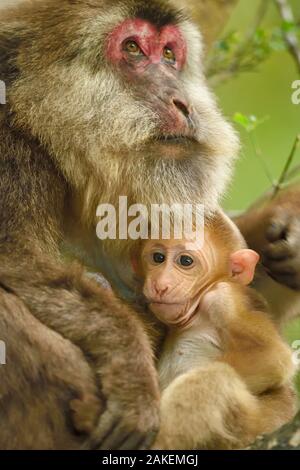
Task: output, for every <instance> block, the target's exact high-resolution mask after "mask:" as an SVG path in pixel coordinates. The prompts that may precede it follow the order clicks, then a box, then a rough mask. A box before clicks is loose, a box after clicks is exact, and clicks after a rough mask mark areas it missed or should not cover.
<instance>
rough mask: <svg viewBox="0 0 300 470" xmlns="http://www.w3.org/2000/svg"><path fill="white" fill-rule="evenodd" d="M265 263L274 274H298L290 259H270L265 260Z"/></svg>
mask: <svg viewBox="0 0 300 470" xmlns="http://www.w3.org/2000/svg"><path fill="white" fill-rule="evenodd" d="M263 265H264V266H265V267H266V268H267V269H268V270H269V271H271V272H272V273H273V274H290V275H291V276H295V275H296V274H297V269H296V268H295V266H294V265H293V263H291V261H290V260H289V259H287V260H283V261H277V260H276V261H272V260H268V261H267V262H266V261H265V260H263Z"/></svg>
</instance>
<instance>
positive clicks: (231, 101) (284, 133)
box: [216, 0, 300, 210]
mask: <svg viewBox="0 0 300 470" xmlns="http://www.w3.org/2000/svg"><path fill="white" fill-rule="evenodd" d="M293 3H294V11H295V13H296V17H297V18H300V2H299V1H295V2H293ZM257 5H258V1H257V0H254V1H251V2H249V0H240V3H239V6H238V8H237V9H236V11H235V12H234V14H233V17H232V19H231V21H230V24H229V25H228V29H229V30H232V29H234V30H243V31H245V30H247V27H248V28H249V21H251V19H252V18H253V17H254V14H255V11H256V7H257ZM266 23H267V25H268V26H272V25H276V24H277V25H279V24H280V20H279V17H278V14H277V10H276V9H275V7H273V6H271V8H270V12H269V14H268V16H267V18H266ZM297 79H299V75H298V72H297V69H296V66H295V64H294V62H293V60H292V58H291V57H290V55H289V54H288V53H287V52H280V53H274V54H273V55H272V56H271V58H270V59H269V60H267V61H266V62H265V63H264V64H262V65H261V66H260V67H259V69H258V70H256V71H255V72H252V73H245V74H242V75H241V76H239V77H238V78H235V79H233V80H230V81H229V82H227V83H225V84H223V85H221V86H219V87H218V88H217V89H216V92H217V95H218V97H219V101H220V105H221V107H222V109H223V110H224V112H225V114H226V115H227V116H228V117H229V118H230V119H232V116H233V115H234V113H235V112H241V113H243V114H246V115H250V114H254V115H256V116H258V117H264V116H269V120H268V121H266V122H265V123H264V124H262V125H261V126H260V127H259V128H258V129H257V131H256V133H257V140H258V141H259V144H260V147H261V149H262V152H263V158H264V161H265V162H266V164H267V166H268V168H269V171H270V172H271V174H272V176H273V178H274V179H276V178H278V176H279V175H280V173H281V171H282V168H283V166H284V164H285V162H286V160H287V157H288V155H289V153H290V150H291V148H292V145H293V142H294V140H295V137H296V135H297V134H298V133H300V105H298V106H296V105H293V104H292V101H291V96H292V91H293V90H292V88H291V85H292V83H293V82H294V81H295V80H297ZM238 130H239V131H241V132H240V134H241V139H242V151H241V157H240V160H239V162H238V164H237V169H236V174H235V179H234V182H233V184H232V187H231V189H230V191H229V193H228V195H227V197H226V199H225V203H224V206H225V208H226V209H233V210H241V209H244V208H246V207H247V206H248V205H249V204H250V203H251V202H253V201H254V199H255V198H256V197H257V196H259V195H260V194H261V193H262V192H263V191H264V190H266V189H267V188H268V187H269V186H270V182H269V180H268V178H267V176H266V174H265V172H264V169H263V167H262V165H261V164H260V162H259V161H258V160H257V159H256V157H255V155H254V152H253V148H252V145H251V143H250V141H249V136H248V135H247V134H246V133H245V132H244V131H243V130H241V129H240V128H238ZM296 161H298V163H300V151H299V152H298V154H297V158H296Z"/></svg>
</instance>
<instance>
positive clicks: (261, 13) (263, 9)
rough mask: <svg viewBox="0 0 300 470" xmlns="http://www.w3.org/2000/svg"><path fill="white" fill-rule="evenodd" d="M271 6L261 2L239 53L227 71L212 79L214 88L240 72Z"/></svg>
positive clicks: (267, 0) (263, 0)
mask: <svg viewBox="0 0 300 470" xmlns="http://www.w3.org/2000/svg"><path fill="white" fill-rule="evenodd" d="M269 4H270V0H261V2H260V4H259V7H258V9H257V12H256V15H255V18H254V20H253V23H252V24H251V26H250V28H249V30H248V31H247V32H246V34H245V37H244V40H243V41H242V43H241V45H240V46H239V47H238V49H237V51H236V52H235V55H234V57H233V60H232V62H231V64H230V65H229V67H228V68H227V70H223V71H221V72H220V73H217V74H216V75H215V76H213V77H212V78H211V80H210V83H211V84H212V86H216V85H218V84H219V83H220V82H224V81H226V80H228V79H230V78H232V77H234V76H235V75H236V74H237V73H238V72H239V68H240V63H241V60H242V59H243V57H244V56H245V53H246V51H247V49H248V47H249V44H251V41H252V39H253V36H254V34H255V33H256V31H257V29H258V28H259V26H260V25H261V23H262V21H263V19H264V17H265V16H266V13H267V11H268V8H269ZM209 68H210V63H208V66H207V69H208V75H209Z"/></svg>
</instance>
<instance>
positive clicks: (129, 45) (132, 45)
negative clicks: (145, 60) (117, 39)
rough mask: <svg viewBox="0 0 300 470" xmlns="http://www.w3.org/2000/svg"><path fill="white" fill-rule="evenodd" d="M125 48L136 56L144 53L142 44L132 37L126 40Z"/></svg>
mask: <svg viewBox="0 0 300 470" xmlns="http://www.w3.org/2000/svg"><path fill="white" fill-rule="evenodd" d="M123 50H124V51H125V52H127V53H128V54H130V55H131V56H134V57H139V56H141V55H144V54H143V51H142V49H141V48H140V46H139V45H138V44H137V43H136V42H135V41H133V40H131V39H130V40H128V41H125V43H124V46H123Z"/></svg>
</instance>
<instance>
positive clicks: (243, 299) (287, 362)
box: [201, 282, 295, 394]
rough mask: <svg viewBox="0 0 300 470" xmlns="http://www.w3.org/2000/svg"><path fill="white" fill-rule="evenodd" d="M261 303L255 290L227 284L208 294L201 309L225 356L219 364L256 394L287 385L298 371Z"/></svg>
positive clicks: (289, 352) (220, 285) (221, 284)
mask: <svg viewBox="0 0 300 470" xmlns="http://www.w3.org/2000/svg"><path fill="white" fill-rule="evenodd" d="M260 302H261V301H260V298H259V296H257V294H256V293H255V292H254V291H252V289H249V288H245V287H243V286H240V285H238V284H235V283H230V282H228V283H226V282H224V283H220V284H219V285H218V286H217V288H216V289H214V290H213V291H211V292H210V293H208V294H207V296H206V298H205V302H204V305H203V307H202V308H204V310H206V313H207V314H208V315H209V318H210V321H211V322H212V324H213V325H214V326H215V328H216V329H217V331H218V334H219V337H220V341H221V346H222V349H223V350H224V353H223V355H222V356H221V357H220V359H219V360H220V361H222V362H225V363H227V364H229V365H231V366H232V367H233V368H234V369H235V370H236V371H237V372H238V374H239V375H240V376H241V377H242V378H243V380H244V381H245V383H246V384H247V386H248V389H249V390H250V391H251V392H253V393H255V394H259V393H262V392H264V391H266V390H270V389H273V388H277V387H280V386H282V385H284V384H286V383H287V382H288V381H289V380H290V379H291V377H292V375H293V372H294V369H295V368H294V366H293V363H292V357H291V351H290V349H289V347H288V346H287V345H286V344H285V342H284V341H283V339H282V338H281V336H280V334H279V332H278V331H277V329H276V328H275V326H274V325H273V323H272V321H271V320H270V319H269V317H268V315H267V313H265V312H264V311H260V310H259V309H258V307H259V303H260ZM255 304H256V305H255ZM256 307H257V308H256ZM201 314H202V315H203V312H201Z"/></svg>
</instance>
